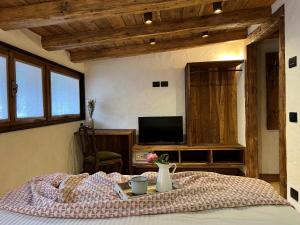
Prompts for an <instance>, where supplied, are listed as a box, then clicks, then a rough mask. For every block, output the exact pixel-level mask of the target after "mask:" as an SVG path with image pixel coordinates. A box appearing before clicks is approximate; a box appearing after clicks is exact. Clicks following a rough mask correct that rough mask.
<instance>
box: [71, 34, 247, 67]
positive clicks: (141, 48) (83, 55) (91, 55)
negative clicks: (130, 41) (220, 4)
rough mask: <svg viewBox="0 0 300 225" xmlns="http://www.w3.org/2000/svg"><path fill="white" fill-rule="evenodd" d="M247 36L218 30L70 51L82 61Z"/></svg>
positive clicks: (175, 48) (205, 43)
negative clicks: (166, 39)
mask: <svg viewBox="0 0 300 225" xmlns="http://www.w3.org/2000/svg"><path fill="white" fill-rule="evenodd" d="M246 37H247V30H245V29H243V30H237V31H231V32H222V33H221V32H220V33H215V34H212V35H211V36H210V37H209V38H201V37H199V36H196V37H193V38H189V39H174V40H172V41H167V42H162V43H157V44H156V45H150V44H141V45H131V46H123V47H115V48H106V49H101V50H94V51H85V50H83V51H75V52H70V56H71V61H72V62H83V61H87V60H94V59H106V58H116V57H124V56H134V55H141V54H149V53H155V52H164V51H171V50H178V49H184V48H192V47H199V46H203V45H207V44H214V43H220V42H226V41H233V40H240V39H245V38H246Z"/></svg>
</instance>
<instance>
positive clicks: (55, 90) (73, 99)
mask: <svg viewBox="0 0 300 225" xmlns="http://www.w3.org/2000/svg"><path fill="white" fill-rule="evenodd" d="M79 114H80V93H79V79H76V78H73V77H70V76H66V75H63V74H60V73H56V72H51V115H52V116H62V115H79Z"/></svg>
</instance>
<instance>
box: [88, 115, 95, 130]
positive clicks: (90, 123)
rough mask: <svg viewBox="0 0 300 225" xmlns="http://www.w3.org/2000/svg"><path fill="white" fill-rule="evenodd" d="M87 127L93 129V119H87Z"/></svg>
mask: <svg viewBox="0 0 300 225" xmlns="http://www.w3.org/2000/svg"><path fill="white" fill-rule="evenodd" d="M88 126H89V127H90V128H92V129H94V119H93V118H91V117H90V118H89V121H88Z"/></svg>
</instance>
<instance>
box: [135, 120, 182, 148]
mask: <svg viewBox="0 0 300 225" xmlns="http://www.w3.org/2000/svg"><path fill="white" fill-rule="evenodd" d="M139 142H140V143H143V144H156V143H160V144H164V143H165V144H169V143H181V142H183V118H182V116H168V117H139Z"/></svg>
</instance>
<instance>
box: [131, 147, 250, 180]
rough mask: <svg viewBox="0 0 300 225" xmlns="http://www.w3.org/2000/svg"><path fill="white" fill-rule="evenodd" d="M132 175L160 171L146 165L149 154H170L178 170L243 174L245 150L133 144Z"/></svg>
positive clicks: (239, 148) (240, 148)
mask: <svg viewBox="0 0 300 225" xmlns="http://www.w3.org/2000/svg"><path fill="white" fill-rule="evenodd" d="M132 151H133V164H132V165H133V173H134V174H140V173H143V172H146V171H157V167H156V166H154V165H151V164H149V163H147V161H146V155H147V154H148V153H149V152H155V153H156V154H157V155H160V154H163V153H168V154H169V156H170V161H171V162H174V163H176V164H177V168H178V171H186V170H201V171H214V172H219V173H223V174H233V175H243V172H242V168H243V166H244V152H245V147H243V146H241V145H239V144H236V145H221V144H218V145H134V146H133V149H132Z"/></svg>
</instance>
